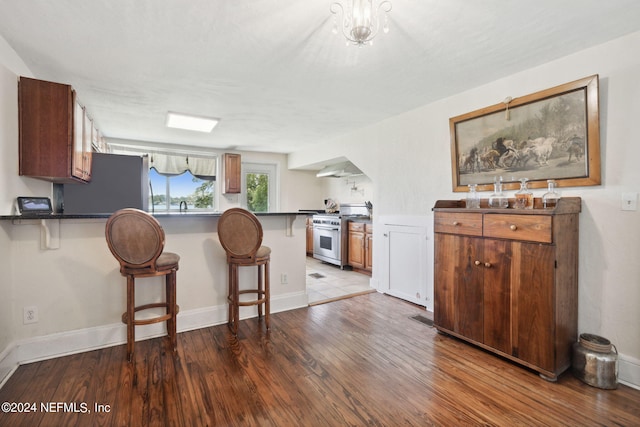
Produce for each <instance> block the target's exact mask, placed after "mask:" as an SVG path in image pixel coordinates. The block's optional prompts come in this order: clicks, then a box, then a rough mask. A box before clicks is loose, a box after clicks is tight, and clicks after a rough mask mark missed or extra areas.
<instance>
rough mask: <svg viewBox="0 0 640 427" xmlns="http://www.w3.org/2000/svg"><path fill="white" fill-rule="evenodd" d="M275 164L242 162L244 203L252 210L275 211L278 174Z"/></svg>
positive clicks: (276, 208)
mask: <svg viewBox="0 0 640 427" xmlns="http://www.w3.org/2000/svg"><path fill="white" fill-rule="evenodd" d="M276 170H277V169H276V165H275V164H261V163H244V162H243V163H242V190H243V191H242V193H241V194H242V204H243V206H245V207H246V208H247V210H249V211H251V212H275V211H277V210H278V205H277V192H278V184H277V174H276Z"/></svg>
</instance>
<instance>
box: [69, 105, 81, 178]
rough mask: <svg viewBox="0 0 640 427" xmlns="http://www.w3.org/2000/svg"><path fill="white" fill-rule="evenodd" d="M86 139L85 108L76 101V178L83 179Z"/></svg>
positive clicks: (74, 173)
mask: <svg viewBox="0 0 640 427" xmlns="http://www.w3.org/2000/svg"><path fill="white" fill-rule="evenodd" d="M74 99H75V96H74ZM83 138H84V108H82V106H81V105H80V104H79V103H78V102H76V101H74V103H73V136H72V141H73V142H72V143H73V157H72V159H71V162H72V172H73V176H75V177H76V178H80V179H83V177H84V173H83V144H82V140H83Z"/></svg>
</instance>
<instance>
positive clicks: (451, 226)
mask: <svg viewBox="0 0 640 427" xmlns="http://www.w3.org/2000/svg"><path fill="white" fill-rule="evenodd" d="M434 218H435V224H434V231H435V232H436V233H451V234H465V235H468V236H482V214H480V213H453V212H436V213H435V215H434Z"/></svg>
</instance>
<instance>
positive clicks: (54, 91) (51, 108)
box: [18, 77, 92, 183]
mask: <svg viewBox="0 0 640 427" xmlns="http://www.w3.org/2000/svg"><path fill="white" fill-rule="evenodd" d="M18 120H19V132H20V136H19V174H20V175H22V176H30V177H33V178H40V179H45V180H48V181H52V182H58V183H70V182H88V181H90V180H91V126H92V123H91V121H90V120H88V118H87V117H86V111H85V109H84V108H83V107H82V106H81V105H80V104H79V103H78V101H77V99H76V93H75V91H74V90H73V88H72V87H71V86H69V85H65V84H60V83H53V82H47V81H43V80H36V79H30V78H26V77H21V78H20V81H19V83H18ZM87 126H88V129H87V130H85V128H86V127H87Z"/></svg>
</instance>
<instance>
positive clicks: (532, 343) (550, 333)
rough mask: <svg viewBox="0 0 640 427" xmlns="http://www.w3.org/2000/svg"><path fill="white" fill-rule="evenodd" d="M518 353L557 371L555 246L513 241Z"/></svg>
mask: <svg viewBox="0 0 640 427" xmlns="http://www.w3.org/2000/svg"><path fill="white" fill-rule="evenodd" d="M512 252H513V255H512V268H513V271H512V274H511V277H512V278H513V279H512V280H513V282H512V292H513V296H512V300H513V311H514V315H513V340H514V342H513V348H514V356H516V357H518V358H520V359H522V360H524V361H526V362H529V363H531V364H533V365H535V366H539V367H541V368H543V369H546V370H547V371H551V372H553V371H554V370H555V342H554V341H555V340H554V337H555V326H554V325H555V312H554V304H553V301H554V293H555V280H554V276H555V275H554V272H555V246H554V245H544V244H535V243H519V242H514V243H513V251H512Z"/></svg>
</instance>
